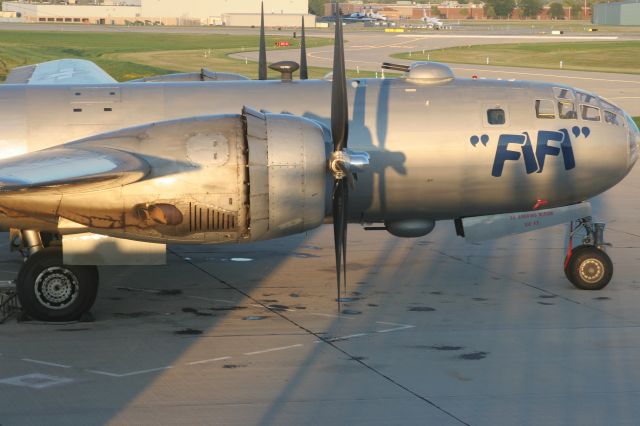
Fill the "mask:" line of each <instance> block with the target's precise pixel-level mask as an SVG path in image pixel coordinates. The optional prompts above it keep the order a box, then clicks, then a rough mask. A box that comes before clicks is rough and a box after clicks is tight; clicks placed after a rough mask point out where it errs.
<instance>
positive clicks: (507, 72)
mask: <svg viewBox="0 0 640 426" xmlns="http://www.w3.org/2000/svg"><path fill="white" fill-rule="evenodd" d="M451 69H454V70H462V71H474V72H485V73H502V74H516V75H532V76H537V77H553V78H569V79H574V80H590V81H607V82H611V83H630V84H640V81H633V80H615V79H610V78H595V77H577V76H572V75H567V74H562V75H560V74H545V73H535V72H518V71H508V70H495V69H488V68H463V67H455V66H453V67H451ZM577 72H580V71H577ZM589 72H597V71H589Z"/></svg>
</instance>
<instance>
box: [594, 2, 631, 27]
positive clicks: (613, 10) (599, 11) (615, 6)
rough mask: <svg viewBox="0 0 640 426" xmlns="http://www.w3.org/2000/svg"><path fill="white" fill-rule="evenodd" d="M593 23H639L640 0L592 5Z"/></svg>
mask: <svg viewBox="0 0 640 426" xmlns="http://www.w3.org/2000/svg"><path fill="white" fill-rule="evenodd" d="M593 7H594V9H593V23H594V24H598V25H640V0H627V1H622V2H616V3H599V4H594V5H593Z"/></svg>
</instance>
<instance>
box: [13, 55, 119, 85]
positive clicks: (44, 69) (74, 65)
mask: <svg viewBox="0 0 640 426" xmlns="http://www.w3.org/2000/svg"><path fill="white" fill-rule="evenodd" d="M113 83H117V81H116V80H115V79H114V78H113V77H111V76H110V75H109V74H107V73H106V71H104V70H103V69H102V68H100V67H99V66H97V65H96V64H94V63H93V62H91V61H87V60H85V59H58V60H55V61H49V62H41V63H39V64H34V65H27V66H24V67H19V68H14V69H13V70H11V72H10V73H9V75H8V76H7V79H6V80H5V84H33V85H35V84H113Z"/></svg>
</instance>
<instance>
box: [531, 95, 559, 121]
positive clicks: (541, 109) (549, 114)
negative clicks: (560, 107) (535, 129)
mask: <svg viewBox="0 0 640 426" xmlns="http://www.w3.org/2000/svg"><path fill="white" fill-rule="evenodd" d="M535 105H536V117H537V118H541V119H544V120H554V119H555V118H556V106H555V102H554V101H552V100H551V99H536V104H535Z"/></svg>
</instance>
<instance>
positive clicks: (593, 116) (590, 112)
mask: <svg viewBox="0 0 640 426" xmlns="http://www.w3.org/2000/svg"><path fill="white" fill-rule="evenodd" d="M580 115H581V116H582V119H583V120H587V121H600V109H599V108H596V107H593V106H589V105H580Z"/></svg>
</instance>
